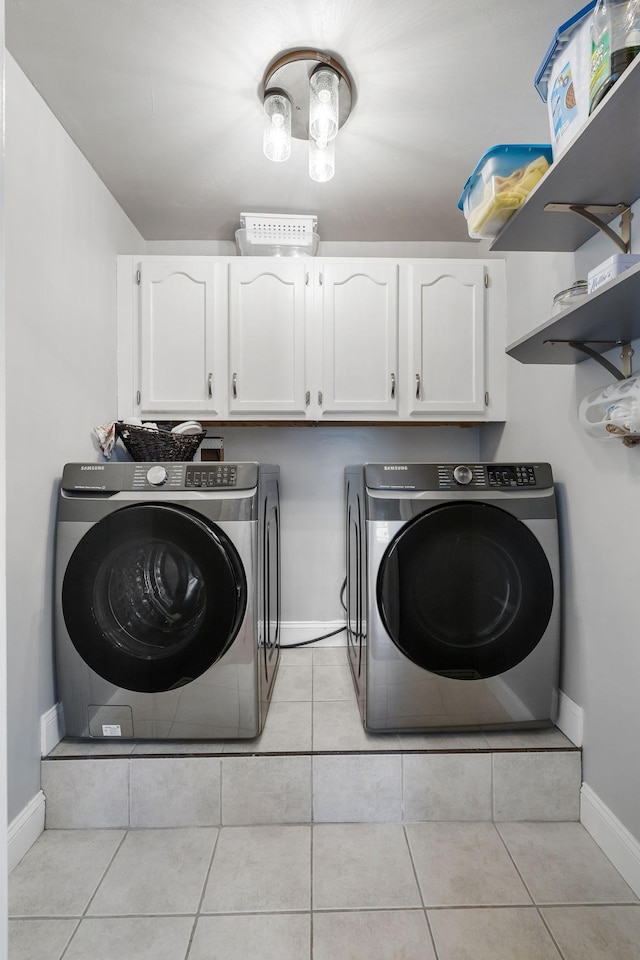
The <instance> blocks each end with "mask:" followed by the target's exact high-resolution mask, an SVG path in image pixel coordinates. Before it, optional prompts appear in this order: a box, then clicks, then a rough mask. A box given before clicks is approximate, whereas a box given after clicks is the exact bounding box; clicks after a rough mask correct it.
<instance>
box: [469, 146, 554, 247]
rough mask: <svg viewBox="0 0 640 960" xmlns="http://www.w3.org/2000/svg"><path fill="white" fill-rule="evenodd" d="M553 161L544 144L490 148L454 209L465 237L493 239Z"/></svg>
mask: <svg viewBox="0 0 640 960" xmlns="http://www.w3.org/2000/svg"><path fill="white" fill-rule="evenodd" d="M552 160H553V151H552V149H551V145H550V144H548V143H543V144H541V143H512V144H499V145H498V146H495V147H491V149H490V150H487V152H486V153H485V154H484V156H483V157H482V158H481V159H480V161H479V163H478V164H477V165H476V168H475V170H474V171H473V173H472V174H471V176H470V177H469V179H468V180H467V182H466V183H465V185H464V190H463V191H462V194H461V195H460V199H459V200H458V209H459V210H462V212H463V213H464V215H465V217H466V219H467V229H468V231H469V236H470V237H474V238H475V239H478V240H493V238H494V237H497V236H498V234H499V233H500V231H501V229H502V228H503V226H504V225H505V223H506V221H507V220H508V219H509V217H511V216H513V214H514V213H515V211H516V210H517V209H518V208H519V207H521V206H522V204H523V203H524V201H525V200H526V199H527V197H528V196H529V193H530V192H531V190H533V188H534V187H535V185H536V184H537V183H538V181H539V180H540V179H541V177H542V176H544V174H545V172H546V171H547V169H548V167H549V164H550V163H551V162H552Z"/></svg>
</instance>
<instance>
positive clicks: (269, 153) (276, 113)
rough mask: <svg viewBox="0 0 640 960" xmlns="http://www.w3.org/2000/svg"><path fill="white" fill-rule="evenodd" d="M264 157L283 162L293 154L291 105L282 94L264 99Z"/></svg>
mask: <svg viewBox="0 0 640 960" xmlns="http://www.w3.org/2000/svg"><path fill="white" fill-rule="evenodd" d="M262 146H263V150H264V155H265V157H267V159H268V160H275V161H277V162H279V163H280V162H282V161H283V160H288V159H289V155H290V154H291V104H290V102H289V100H288V99H287V97H285V96H283V95H282V94H280V93H270V94H267V96H266V97H265V98H264V138H263V141H262Z"/></svg>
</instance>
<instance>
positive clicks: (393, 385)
mask: <svg viewBox="0 0 640 960" xmlns="http://www.w3.org/2000/svg"><path fill="white" fill-rule="evenodd" d="M395 398H396V375H395V373H392V374H391V399H392V400H395Z"/></svg>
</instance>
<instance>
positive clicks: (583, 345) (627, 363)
mask: <svg viewBox="0 0 640 960" xmlns="http://www.w3.org/2000/svg"><path fill="white" fill-rule="evenodd" d="M544 342H545V343H548V344H549V345H550V346H554V345H555V344H556V343H568V344H569V346H570V347H573V348H574V349H575V350H580V351H581V352H582V353H586V355H587V356H588V357H591V359H592V360H595V361H596V363H599V364H600V366H601V367H604V368H605V370H607V371H608V372H609V373H610V374H611V375H612V376H613V377H615V378H616V380H628V379H629V377H630V376H631V358H632V356H633V349H632V347H631V344H630V343H629V341H628V340H545V341H544ZM592 343H593V344H598V346H600V347H603V346H604V347H607V349H611V348H613V347H616V346H617V347H621V348H622V349H621V351H620V359H621V360H622V371H620V370H618V368H617V367H616V366H615V364H613V363H611V361H610V360H607V359H606V358H605V357H603V356H602V354H601V353H598V351H597V350H594V349H593V347H592V346H590V344H592Z"/></svg>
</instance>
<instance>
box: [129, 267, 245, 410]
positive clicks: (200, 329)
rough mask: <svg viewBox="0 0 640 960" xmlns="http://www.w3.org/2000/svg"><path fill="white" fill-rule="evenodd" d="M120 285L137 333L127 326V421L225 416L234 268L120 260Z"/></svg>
mask: <svg viewBox="0 0 640 960" xmlns="http://www.w3.org/2000/svg"><path fill="white" fill-rule="evenodd" d="M118 281H119V290H118V300H119V312H121V313H122V312H124V313H125V315H129V314H132V315H133V324H132V327H133V329H132V332H131V333H129V331H128V330H124V329H123V322H122V317H121V318H120V322H119V344H118V347H119V360H120V362H119V367H120V371H119V372H120V377H119V379H120V381H121V385H120V386H121V389H120V391H119V392H120V407H121V408H122V409H121V411H120V414H119V415H121V416H126V415H128V414H135V415H137V416H140V417H143V418H146V417H149V418H151V417H154V418H155V416H156V415H160V414H161V415H162V418H163V419H170V418H172V417H173V416H174V415H177V416H178V417H180V416H181V415H182V414H196V415H200V416H202V417H204V415H206V416H207V417H208V418H209V417H215V416H217V415H219V414H220V413H221V411H222V410H223V409H224V397H225V383H224V363H223V361H224V352H225V345H224V340H223V336H224V327H223V325H222V324H221V323H220V322H219V318H221V317H224V314H225V313H226V291H227V280H226V265H225V264H224V263H222V262H219V261H216V260H214V259H213V258H211V257H193V258H192V257H171V258H167V257H142V258H139V259H137V260H135V261H134V260H133V258H131V257H120V258H118ZM127 289H129V290H130V291H131V299H130V301H129V299H128V298H127V296H126V292H127ZM127 347H128V350H129V351H130V353H129V357H130V365H129V363H128V362H127ZM125 391H126V394H125ZM123 395H124V396H123Z"/></svg>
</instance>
